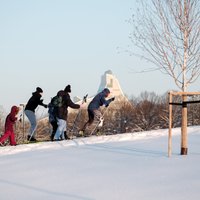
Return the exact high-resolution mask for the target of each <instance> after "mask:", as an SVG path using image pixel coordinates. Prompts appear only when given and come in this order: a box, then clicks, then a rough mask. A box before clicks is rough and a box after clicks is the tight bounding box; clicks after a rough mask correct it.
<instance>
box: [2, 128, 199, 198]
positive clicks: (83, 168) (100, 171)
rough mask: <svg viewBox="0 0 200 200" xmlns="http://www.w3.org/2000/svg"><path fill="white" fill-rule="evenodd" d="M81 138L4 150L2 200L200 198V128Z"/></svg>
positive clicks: (4, 148)
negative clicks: (183, 151)
mask: <svg viewBox="0 0 200 200" xmlns="http://www.w3.org/2000/svg"><path fill="white" fill-rule="evenodd" d="M188 131H189V153H188V156H181V155H179V153H180V129H174V130H173V150H172V151H173V154H172V157H171V158H168V157H167V130H157V131H149V132H142V133H135V134H119V135H111V136H98V137H95V136H94V137H90V138H80V139H74V140H71V141H62V142H46V143H37V144H28V145H18V146H16V147H10V146H7V147H2V148H0V169H1V172H0V174H1V176H0V188H1V199H2V200H27V199H28V200H35V199H37V200H42V199H48V200H55V199H56V200H62V199H63V200H68V199H69V200H133V199H135V200H168V199H170V200H188V199H191V200H197V199H199V196H200V191H199V186H200V173H199V169H200V127H190V128H189V129H188Z"/></svg>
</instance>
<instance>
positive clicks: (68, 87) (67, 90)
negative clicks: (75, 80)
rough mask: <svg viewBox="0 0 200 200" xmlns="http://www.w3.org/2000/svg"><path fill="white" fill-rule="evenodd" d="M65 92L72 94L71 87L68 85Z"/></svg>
mask: <svg viewBox="0 0 200 200" xmlns="http://www.w3.org/2000/svg"><path fill="white" fill-rule="evenodd" d="M64 91H65V92H68V93H70V92H71V85H67V86H66V87H65V89H64Z"/></svg>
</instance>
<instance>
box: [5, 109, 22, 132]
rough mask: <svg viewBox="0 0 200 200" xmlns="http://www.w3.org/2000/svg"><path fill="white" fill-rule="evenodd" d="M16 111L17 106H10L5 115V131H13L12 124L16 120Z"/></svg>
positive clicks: (17, 110)
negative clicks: (8, 111)
mask: <svg viewBox="0 0 200 200" xmlns="http://www.w3.org/2000/svg"><path fill="white" fill-rule="evenodd" d="M18 112H19V108H18V107H17V106H12V108H11V112H10V113H9V115H8V116H7V117H6V122H5V132H6V131H11V132H14V130H13V126H14V124H15V122H16V121H17V117H16V115H17V113H18Z"/></svg>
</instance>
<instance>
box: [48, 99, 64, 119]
mask: <svg viewBox="0 0 200 200" xmlns="http://www.w3.org/2000/svg"><path fill="white" fill-rule="evenodd" d="M61 106H62V97H61V96H55V97H53V98H52V99H51V102H50V103H49V105H48V108H49V109H48V113H49V121H50V122H52V121H56V116H57V115H58V108H59V107H61Z"/></svg>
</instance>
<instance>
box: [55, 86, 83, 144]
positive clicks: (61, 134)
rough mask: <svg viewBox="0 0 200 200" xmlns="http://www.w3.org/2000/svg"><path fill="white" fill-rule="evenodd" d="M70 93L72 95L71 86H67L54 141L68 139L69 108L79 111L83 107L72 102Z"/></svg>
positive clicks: (59, 109)
mask: <svg viewBox="0 0 200 200" xmlns="http://www.w3.org/2000/svg"><path fill="white" fill-rule="evenodd" d="M69 93H71V85H67V86H66V87H65V89H64V91H63V94H62V106H60V107H59V108H58V113H57V123H58V128H57V130H56V133H55V136H54V140H60V139H68V137H67V134H66V127H67V116H68V107H70V108H73V109H79V108H80V107H81V106H80V105H79V104H75V103H73V102H72V100H71V98H70V95H69Z"/></svg>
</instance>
